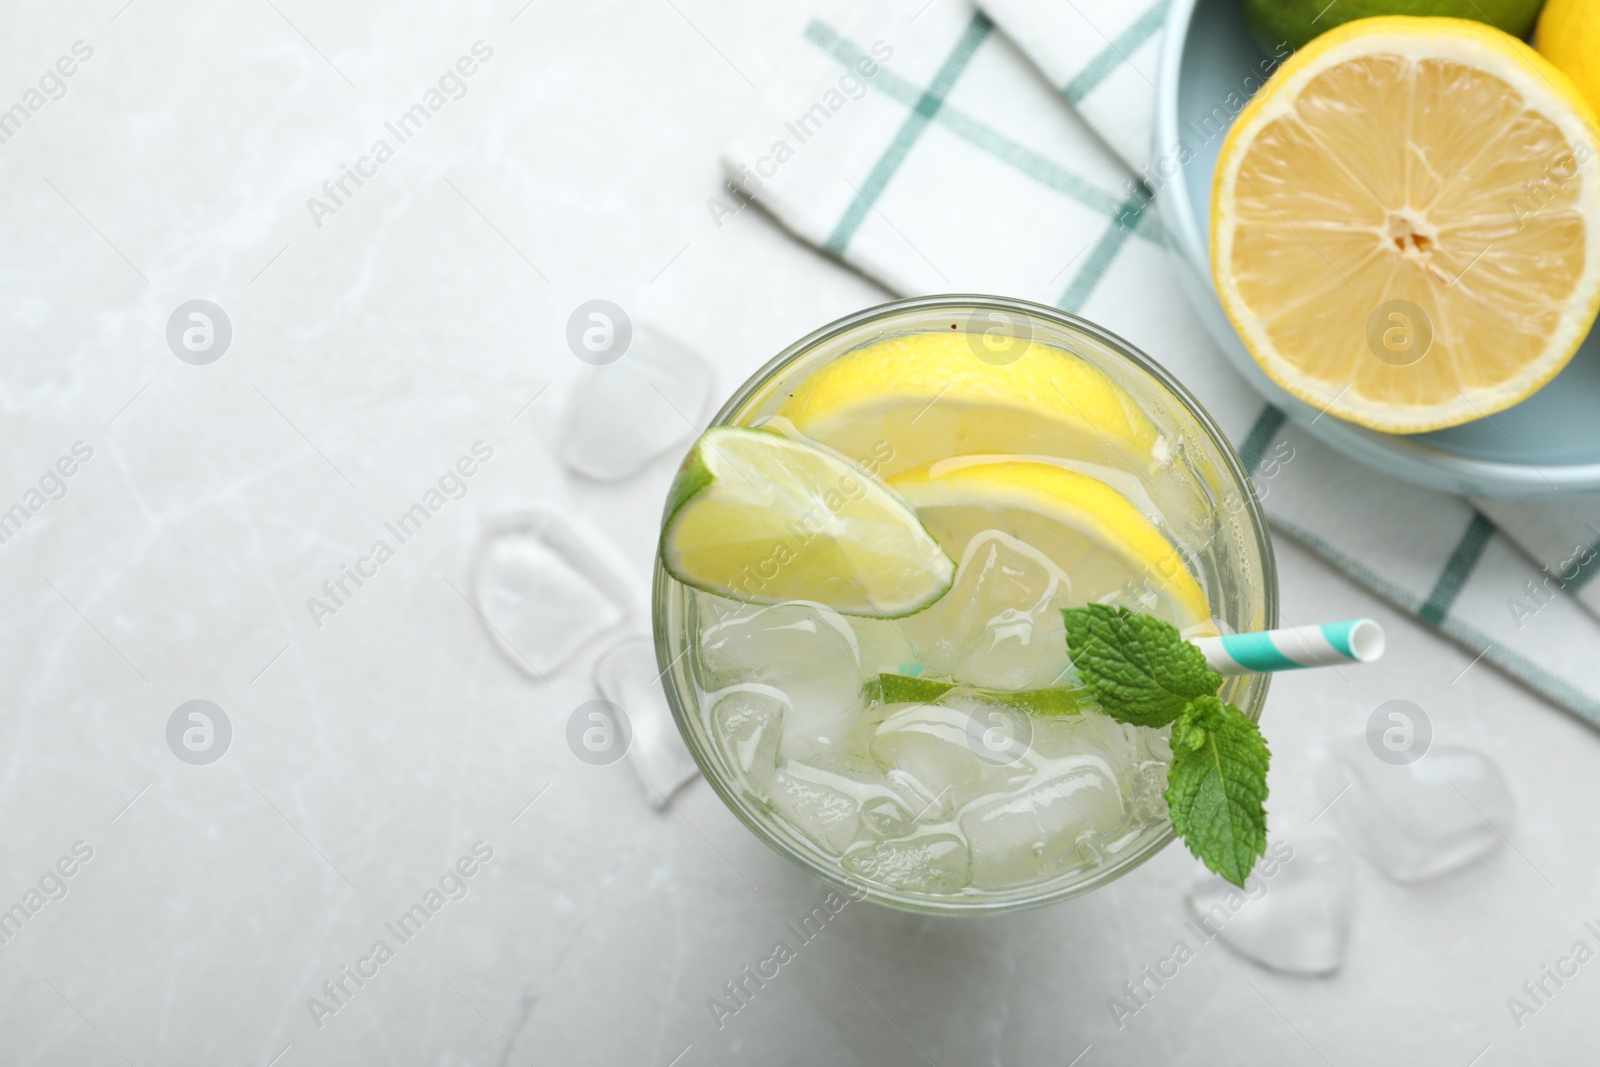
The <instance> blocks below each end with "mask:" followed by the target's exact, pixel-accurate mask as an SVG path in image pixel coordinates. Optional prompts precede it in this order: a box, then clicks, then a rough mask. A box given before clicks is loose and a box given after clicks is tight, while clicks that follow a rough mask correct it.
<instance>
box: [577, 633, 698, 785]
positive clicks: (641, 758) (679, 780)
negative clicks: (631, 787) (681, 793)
mask: <svg viewBox="0 0 1600 1067" xmlns="http://www.w3.org/2000/svg"><path fill="white" fill-rule="evenodd" d="M594 680H595V685H596V686H597V687H598V688H599V690H600V695H601V696H603V697H605V698H606V699H607V700H609V701H611V703H613V704H615V705H617V706H618V707H619V708H621V709H622V711H623V714H625V715H627V716H628V723H629V725H630V726H631V727H632V731H633V736H632V738H631V739H630V740H629V742H628V765H629V766H631V767H632V768H633V773H634V774H635V776H637V777H638V779H639V785H640V786H641V787H642V788H643V789H644V796H645V800H646V801H648V802H649V803H650V805H651V806H652V807H656V808H663V807H666V804H667V801H668V800H670V799H671V797H672V794H674V793H676V792H677V791H678V790H679V789H682V788H683V787H684V786H685V785H687V784H688V783H689V782H691V781H693V780H694V777H695V776H696V775H697V774H699V773H700V768H699V767H697V766H695V762H694V757H693V756H691V755H689V750H688V749H687V748H685V747H684V744H683V738H682V737H681V736H680V735H679V733H678V724H677V723H676V722H674V721H673V718H672V709H671V708H670V707H669V706H668V705H667V696H666V692H665V691H664V690H663V689H662V688H661V676H660V674H659V672H658V670H657V667H656V650H655V643H654V642H653V641H651V640H650V639H649V638H647V637H628V638H624V639H623V640H621V641H619V642H617V644H615V645H613V646H612V647H611V648H609V649H607V650H606V651H605V653H603V654H602V655H601V656H600V658H599V659H598V660H597V661H596V662H595V666H594Z"/></svg>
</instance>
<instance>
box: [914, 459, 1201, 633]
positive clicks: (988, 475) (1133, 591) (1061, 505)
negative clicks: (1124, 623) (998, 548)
mask: <svg viewBox="0 0 1600 1067" xmlns="http://www.w3.org/2000/svg"><path fill="white" fill-rule="evenodd" d="M889 485H890V486H891V487H892V488H894V489H895V490H896V491H897V492H899V493H900V495H901V496H903V497H904V498H905V499H906V501H907V502H908V503H909V504H910V505H911V506H912V507H914V508H916V510H917V517H918V518H920V519H921V520H922V521H923V523H924V524H925V525H926V526H927V528H928V531H929V532H930V533H932V534H933V536H934V537H936V538H938V540H939V543H940V545H942V546H943V547H944V550H945V551H946V552H947V553H949V554H950V555H951V556H954V557H957V558H960V557H961V556H962V554H963V552H964V551H965V550H966V546H967V542H969V541H971V540H972V539H973V538H974V537H975V536H977V535H978V534H980V533H983V532H984V531H986V530H999V531H1001V532H1002V533H1007V534H1010V535H1011V536H1013V537H1015V538H1017V539H1018V540H1020V541H1022V542H1024V543H1026V544H1028V545H1030V546H1032V547H1033V548H1035V549H1037V550H1038V551H1040V552H1042V553H1044V554H1045V555H1046V556H1048V557H1049V558H1050V559H1051V560H1052V561H1053V562H1054V563H1055V564H1056V565H1057V566H1058V567H1060V568H1061V569H1062V570H1063V571H1065V572H1066V574H1067V575H1068V577H1069V578H1070V579H1071V581H1072V590H1071V596H1072V600H1073V602H1075V603H1087V602H1090V601H1104V600H1108V599H1112V598H1115V599H1116V600H1117V602H1120V603H1124V604H1128V605H1130V606H1134V605H1144V606H1141V607H1140V608H1139V610H1151V608H1154V610H1155V613H1156V614H1159V615H1161V616H1162V617H1163V618H1165V619H1167V620H1168V621H1169V622H1172V623H1173V624H1174V625H1177V626H1179V627H1187V626H1193V625H1195V624H1197V623H1201V622H1205V621H1207V620H1209V619H1210V618H1211V610H1210V607H1209V605H1208V603H1207V600H1206V595H1205V592H1204V591H1203V590H1202V589H1201V588H1200V585H1199V583H1198V582H1196V581H1195V578H1194V575H1193V574H1191V573H1190V571H1189V568H1188V566H1187V565H1186V564H1185V563H1184V561H1183V557H1182V556H1180V555H1179V554H1178V551H1177V549H1175V548H1173V546H1172V543H1171V542H1170V541H1168V540H1167V539H1166V538H1165V537H1164V536H1162V534H1161V531H1159V530H1157V529H1156V528H1155V527H1154V526H1152V525H1151V524H1150V521H1149V520H1148V519H1146V518H1145V517H1144V515H1143V514H1142V513H1141V512H1140V511H1139V509H1138V508H1136V507H1135V506H1134V505H1133V504H1132V503H1131V502H1130V501H1129V500H1128V498H1127V497H1125V496H1123V495H1122V494H1121V493H1119V492H1117V491H1116V490H1115V489H1113V488H1111V487H1110V486H1109V485H1107V484H1105V483H1104V482H1102V481H1099V480H1097V479H1095V478H1090V477H1089V476H1087V475H1084V474H1079V473H1077V472H1076V471H1071V470H1068V469H1066V468H1065V467H1058V466H1056V465H1054V464H1051V463H1042V462H1038V461H1034V460H1024V459H1010V458H1008V457H1005V456H989V457H969V458H966V459H955V460H944V461H941V462H938V463H933V464H930V465H929V466H926V467H916V468H913V469H911V470H908V471H902V472H901V473H900V474H897V475H895V476H894V477H893V478H891V479H889ZM1151 601H1153V602H1154V603H1153V604H1152V603H1151Z"/></svg>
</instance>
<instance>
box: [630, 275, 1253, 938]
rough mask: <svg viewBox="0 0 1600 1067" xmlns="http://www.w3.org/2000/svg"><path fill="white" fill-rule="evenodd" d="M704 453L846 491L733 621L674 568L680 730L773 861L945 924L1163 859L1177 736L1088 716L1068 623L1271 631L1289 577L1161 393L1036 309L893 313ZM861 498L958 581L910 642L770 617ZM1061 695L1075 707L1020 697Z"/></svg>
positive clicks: (811, 348) (1227, 692)
mask: <svg viewBox="0 0 1600 1067" xmlns="http://www.w3.org/2000/svg"><path fill="white" fill-rule="evenodd" d="M713 425H714V426H729V427H748V428H759V429H764V430H768V431H771V432H774V433H778V434H781V435H783V436H785V437H788V438H791V439H794V440H799V441H805V442H809V443H814V444H818V445H821V446H822V447H824V448H825V449H827V450H829V451H830V452H831V453H832V454H834V455H836V456H837V457H841V458H842V459H843V460H845V461H847V462H848V463H849V464H851V465H852V468H851V469H852V476H851V477H844V478H840V479H839V480H838V482H839V484H838V485H836V486H832V487H830V488H829V489H828V491H827V492H822V493H819V494H818V499H817V502H816V506H815V507H814V508H813V509H811V511H810V512H808V513H807V514H805V515H804V516H802V517H800V518H799V519H797V520H795V521H792V522H788V523H786V524H785V526H784V530H785V532H784V533H783V534H782V535H781V536H779V537H778V538H776V539H775V542H774V545H773V551H772V553H771V554H770V556H769V557H768V558H766V559H763V560H762V561H761V562H760V563H759V564H757V565H756V566H754V567H746V568H745V573H743V574H742V575H740V576H739V577H738V578H737V580H735V581H734V582H733V587H734V594H736V595H737V597H738V598H737V599H735V598H734V595H733V594H730V595H718V594H714V593H710V592H705V591H703V590H701V589H697V588H691V587H690V586H688V585H685V584H683V583H682V582H680V581H678V580H675V579H674V578H673V577H672V576H671V574H669V572H668V569H667V568H666V567H665V566H663V564H662V561H661V559H660V558H659V557H658V560H657V567H656V573H655V608H654V616H655V640H656V654H657V657H658V659H659V663H660V666H661V668H662V672H663V674H662V681H663V684H664V686H665V688H666V693H667V697H668V699H669V701H670V703H671V706H672V710H673V714H674V716H675V717H676V719H677V723H678V728H679V730H680V731H681V732H682V734H683V737H684V740H685V742H686V743H687V745H688V747H689V750H690V751H691V752H692V753H693V755H694V758H695V760H696V761H697V762H698V763H699V765H700V768H701V770H702V771H704V772H705V776H706V778H707V779H708V780H709V781H710V783H711V785H712V787H713V788H714V789H715V790H716V791H717V793H718V794H719V795H720V796H721V797H722V799H723V800H724V801H725V802H726V803H727V804H728V806H729V808H731V809H732V810H733V812H734V813H735V814H736V815H737V816H738V817H739V818H740V819H741V820H742V821H743V822H744V823H745V825H746V826H748V827H749V828H750V829H751V831H752V832H754V833H755V834H756V836H758V837H760V838H761V839H762V840H764V841H765V842H767V844H769V845H770V846H771V847H772V848H774V849H776V850H777V851H778V852H780V853H782V854H783V855H784V856H786V857H788V858H789V859H790V860H792V861H793V862H794V863H796V864H798V865H799V866H801V867H802V868H804V869H805V870H807V871H810V872H811V873H812V874H814V875H816V876H817V877H819V878H822V879H823V880H825V881H827V882H830V883H832V884H834V885H837V886H839V887H841V888H844V889H847V890H849V891H851V892H852V893H853V894H854V895H856V896H858V897H860V896H864V897H866V898H867V899H871V900H876V901H878V902H879V903H882V904H887V905H891V906H894V907H898V908H903V909H906V910H910V911H916V912H923V913H931V914H977V913H983V912H1002V911H1011V910H1016V909H1020V908H1026V907H1033V906H1037V905H1040V904H1045V903H1049V902H1052V901H1056V900H1061V899H1064V898H1066V897H1069V896H1073V895H1075V894H1078V893H1082V892H1086V891H1087V890H1089V889H1092V888H1094V887H1096V886H1099V885H1102V884H1104V883H1106V882H1108V881H1110V880H1112V879H1114V878H1117V877H1119V876H1120V875H1122V874H1124V873H1126V872H1127V871H1129V870H1131V869H1132V868H1133V867H1135V866H1137V865H1138V864H1139V863H1141V862H1143V861H1144V860H1145V859H1147V858H1149V857H1150V856H1152V855H1154V854H1155V853H1156V852H1158V851H1159V850H1160V849H1161V848H1162V847H1164V846H1165V845H1166V844H1167V843H1168V842H1169V841H1171V840H1172V837H1173V830H1172V826H1171V823H1170V821H1169V820H1168V817H1167V807H1166V801H1165V799H1164V796H1163V792H1164V790H1165V788H1166V773H1167V767H1168V765H1169V763H1170V761H1171V749H1170V747H1169V744H1168V732H1169V730H1170V727H1169V728H1163V729H1160V730H1154V729H1148V728H1141V727H1134V726H1129V725H1124V724H1121V723H1118V722H1116V721H1114V720H1112V719H1111V718H1109V717H1107V716H1105V715H1103V714H1101V713H1100V712H1099V711H1098V710H1097V709H1096V708H1095V707H1094V706H1093V704H1092V702H1090V701H1088V700H1087V699H1084V700H1083V701H1082V702H1081V704H1079V703H1077V702H1075V701H1074V699H1073V695H1074V690H1075V688H1076V689H1077V691H1078V692H1080V693H1081V687H1080V686H1079V685H1078V683H1077V680H1076V677H1075V675H1074V673H1073V671H1072V668H1071V663H1070V660H1069V658H1068V656H1067V646H1066V639H1065V633H1064V625H1063V622H1062V618H1061V610H1062V609H1064V608H1069V607H1073V606H1077V605H1081V604H1085V603H1090V602H1102V603H1112V604H1120V605H1123V606H1125V607H1127V608H1129V609H1130V610H1134V611H1142V612H1149V613H1152V614H1155V615H1158V616H1160V617H1161V618H1163V619H1165V620H1166V621H1168V622H1171V623H1173V624H1174V625H1176V626H1178V627H1179V628H1180V629H1181V630H1182V631H1183V632H1184V633H1185V635H1186V636H1200V635H1205V634H1215V633H1218V632H1223V633H1229V632H1241V631H1252V630H1264V629H1268V628H1270V627H1272V626H1275V625H1276V624H1277V578H1276V573H1275V570H1274V565H1273V557H1272V549H1271V544H1270V541H1269V539H1268V535H1267V531H1266V526H1265V521H1264V518H1263V516H1262V514H1261V510H1260V507H1259V506H1258V503H1257V500H1256V497H1255V494H1254V493H1253V492H1252V490H1251V487H1250V485H1249V481H1248V478H1247V475H1246V472H1245V471H1244V469H1243V467H1242V466H1241V464H1240V461H1239V458H1238V456H1237V454H1236V453H1235V452H1234V450H1233V448H1232V446H1231V445H1229V443H1228V442H1227V440H1226V438H1224V437H1223V435H1222V433H1221V431H1220V430H1218V428H1217V426H1216V425H1215V423H1213V422H1212V420H1211V418H1210V417H1209V416H1208V415H1207V414H1206V412H1205V411H1204V410H1202V409H1201V408H1200V406H1199V405H1198V404H1197V403H1196V402H1195V400H1194V398H1193V397H1191V396H1190V395H1189V393H1188V392H1187V391H1186V390H1185V389H1184V388H1183V387H1182V386H1181V385H1179V384H1178V383H1177V382H1176V381H1174V380H1173V379H1172V377H1171V376H1170V375H1168V374H1167V373H1166V372H1165V371H1164V370H1163V369H1162V368H1161V367H1160V366H1159V365H1157V364H1156V363H1154V362H1153V361H1152V360H1150V359H1149V358H1148V357H1146V356H1144V355H1142V354H1140V353H1139V352H1137V351H1136V350H1134V349H1133V348H1131V347H1130V346H1129V345H1128V344H1127V343H1126V342H1124V341H1122V340H1120V339H1118V338H1117V337H1115V336H1113V335H1111V334H1109V333H1107V332H1106V331H1104V330H1102V329H1100V328H1099V327H1097V326H1095V325H1093V324H1092V323H1089V322H1086V321H1084V320H1082V319H1079V318H1076V317H1074V316H1072V315H1067V314H1063V313H1062V312H1059V311H1056V310H1054V309H1052V308H1048V307H1044V306H1041V305H1037V304H1030V303H1025V302H1022V301H1016V300H1009V299H1003V298H998V297H987V296H939V297H926V298H919V299H913V300H901V301H896V302H893V303H890V304H885V305H882V306H880V307H876V308H871V309H868V310H866V311H862V312H859V313H857V314H855V315H852V316H849V317H847V318H844V319H841V320H839V321H838V322H835V323H833V324H831V325H829V326H826V327H824V328H823V329H821V330H818V331H817V332H815V333H813V334H811V335H810V336H809V337H806V338H804V339H802V340H800V341H799V342H797V343H795V344H794V345H792V346H790V348H788V349H787V350H786V351H784V352H783V353H782V354H780V355H779V356H778V357H777V358H776V359H774V360H773V361H772V362H770V363H769V364H767V365H766V366H765V367H763V368H762V369H761V370H760V372H758V373H757V374H756V375H755V376H754V377H753V378H751V379H750V380H749V381H748V382H746V383H745V384H744V386H743V387H741V388H740V389H739V390H738V392H737V393H735V394H734V396H733V397H732V399H730V400H729V401H728V403H727V404H726V405H725V406H724V407H723V408H722V410H721V411H720V412H719V413H718V414H717V417H716V419H715V420H714V423H713ZM746 480H750V481H752V483H753V484H754V482H755V481H758V480H759V476H758V475H757V476H755V477H754V478H747V479H746ZM870 483H876V484H882V485H886V486H887V487H888V489H890V490H892V491H893V492H894V493H895V494H896V495H897V496H898V497H900V498H901V499H903V500H904V501H905V502H906V503H908V504H910V506H911V507H912V508H913V509H914V510H915V514H916V519H917V520H919V521H920V522H921V523H922V524H923V525H924V527H925V528H926V530H927V531H928V532H929V533H930V534H931V535H932V536H933V538H934V539H936V540H937V541H938V543H939V547H940V548H942V549H943V551H944V553H945V555H947V556H948V558H949V560H950V561H952V562H954V563H955V564H956V566H955V570H954V576H953V582H952V584H950V586H949V589H948V591H947V592H945V593H944V594H943V595H942V596H939V597H938V598H937V599H935V600H933V601H932V603H930V604H926V605H925V606H923V605H918V606H917V609H916V610H914V611H911V612H909V613H905V614H900V615H899V616H898V617H890V618H882V617H880V618H872V617H864V616H863V615H861V614H849V613H846V611H842V610H835V609H833V608H830V607H826V606H824V605H822V604H820V603H816V602H812V601H806V600H798V599H796V600H782V599H778V598H775V597H773V596H768V595H764V590H766V589H769V588H775V587H777V585H781V584H782V583H781V582H780V583H776V585H775V584H774V582H773V578H774V576H775V575H776V574H777V572H778V571H779V569H780V568H781V567H782V566H784V565H785V564H786V563H787V562H788V561H790V560H792V559H795V558H796V557H797V556H798V555H800V554H802V552H803V548H804V546H805V545H806V544H808V543H809V542H810V540H811V539H812V538H813V537H816V536H818V535H825V534H826V532H827V531H828V530H829V529H832V528H833V527H834V526H835V525H836V522H835V521H834V520H835V519H836V517H837V516H838V515H839V514H840V513H841V509H845V508H847V507H848V506H849V505H848V501H849V500H851V499H853V498H855V497H856V495H858V494H860V493H863V492H865V490H864V489H863V486H865V485H867V484H870ZM752 491H756V489H752ZM791 539H792V540H791ZM785 541H788V542H789V543H788V544H787V545H785V543H784V542H785ZM879 614H893V613H879ZM884 676H890V677H889V680H888V681H887V682H886V681H885V680H884ZM924 683H937V684H932V685H927V684H924ZM908 687H909V689H908ZM1041 691H1042V692H1045V693H1047V694H1054V696H1052V697H1051V700H1050V701H1049V702H1039V701H1033V702H1032V703H1031V704H1030V703H1029V700H1031V698H1028V699H1027V700H1022V701H1019V699H1018V698H1017V697H1016V694H1019V693H1020V694H1023V695H1024V697H1026V696H1027V694H1038V693H1040V692H1041ZM1266 691H1267V676H1265V675H1244V676H1239V677H1234V678H1230V679H1228V680H1227V684H1226V685H1225V687H1224V689H1223V691H1222V693H1221V694H1220V695H1221V696H1222V698H1223V699H1224V700H1225V701H1227V702H1229V703H1232V704H1234V705H1235V706H1237V707H1239V708H1240V709H1242V710H1243V711H1244V712H1245V713H1246V714H1247V715H1249V716H1250V717H1251V718H1252V719H1255V718H1257V717H1258V716H1259V714H1260V710H1261V706H1262V703H1263V701H1264V699H1265V697H1266ZM1063 694H1064V697H1063ZM1043 703H1048V704H1049V706H1048V707H1044V708H1043V710H1042V711H1041V706H1042V704H1043ZM1035 705H1040V706H1035ZM1025 706H1026V710H1019V708H1024V707H1025Z"/></svg>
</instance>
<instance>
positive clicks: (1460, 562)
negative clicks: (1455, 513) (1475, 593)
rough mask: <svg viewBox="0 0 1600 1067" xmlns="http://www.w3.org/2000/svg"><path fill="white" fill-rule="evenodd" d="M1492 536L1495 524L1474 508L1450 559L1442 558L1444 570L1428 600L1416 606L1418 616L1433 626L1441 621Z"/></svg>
mask: <svg viewBox="0 0 1600 1067" xmlns="http://www.w3.org/2000/svg"><path fill="white" fill-rule="evenodd" d="M1493 536H1494V524H1493V523H1491V522H1490V521H1489V520H1488V519H1486V518H1484V517H1483V516H1482V515H1480V514H1478V513H1477V512H1476V511H1474V512H1473V513H1472V521H1471V522H1469V523H1467V529H1466V532H1465V533H1463V534H1462V535H1461V540H1460V541H1458V542H1456V547H1455V550H1454V551H1452V552H1451V553H1450V558H1449V559H1447V560H1445V564H1444V570H1443V571H1442V572H1440V574H1439V580H1438V581H1436V582H1434V583H1433V590H1432V592H1430V593H1429V594H1428V599H1427V600H1425V601H1423V602H1422V607H1420V608H1418V609H1417V614H1418V615H1420V616H1421V617H1422V618H1424V619H1426V620H1428V621H1429V622H1431V623H1433V624H1434V625H1438V624H1439V623H1442V622H1444V619H1445V616H1446V615H1449V614H1450V605H1452V604H1454V603H1455V602H1456V597H1458V596H1460V595H1461V589H1462V587H1463V586H1465V585H1466V584H1467V579H1468V578H1470V577H1472V568H1474V567H1476V566H1477V565H1478V558H1479V557H1480V556H1482V555H1483V549H1484V546H1485V545H1487V544H1488V543H1489V538H1491V537H1493Z"/></svg>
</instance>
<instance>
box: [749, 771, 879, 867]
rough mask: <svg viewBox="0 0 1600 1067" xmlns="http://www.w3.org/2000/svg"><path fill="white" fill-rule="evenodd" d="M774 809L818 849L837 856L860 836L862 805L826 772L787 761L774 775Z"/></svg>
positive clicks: (772, 800)
mask: <svg viewBox="0 0 1600 1067" xmlns="http://www.w3.org/2000/svg"><path fill="white" fill-rule="evenodd" d="M771 802H772V806H773V807H774V808H776V809H777V811H778V814H780V815H782V816H783V817H784V819H785V820H786V821H787V822H788V823H789V825H790V826H793V827H794V828H795V829H796V830H798V831H799V832H800V833H801V834H803V835H805V836H806V837H807V838H809V839H810V840H811V842H812V843H813V844H815V845H816V846H817V847H818V848H821V849H822V850H823V851H825V852H827V853H828V854H830V855H833V856H838V855H840V854H842V853H843V852H844V850H845V849H847V848H849V847H850V846H851V845H852V844H853V843H854V842H855V841H856V840H857V839H858V838H859V837H860V836H861V802H860V801H859V800H858V799H857V798H856V797H854V796H852V795H851V793H850V791H849V790H848V789H847V788H841V787H840V783H839V782H837V781H836V780H832V776H830V775H828V774H827V773H826V772H821V771H818V769H817V768H815V767H810V766H807V765H806V764H803V763H796V762H795V761H793V760H786V761H785V762H784V763H783V764H782V765H781V766H780V767H779V768H778V770H777V773H776V774H775V775H773V779H772V792H771Z"/></svg>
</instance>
